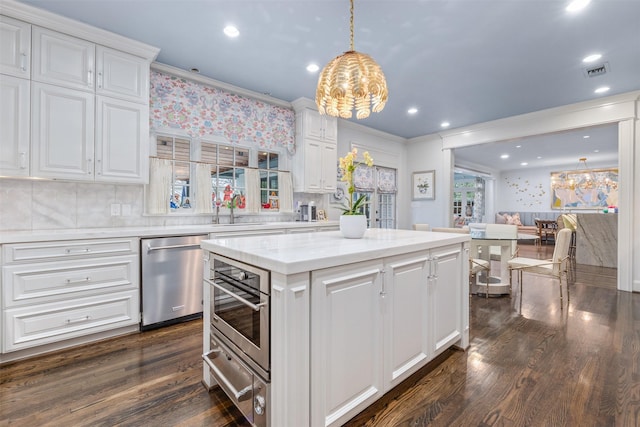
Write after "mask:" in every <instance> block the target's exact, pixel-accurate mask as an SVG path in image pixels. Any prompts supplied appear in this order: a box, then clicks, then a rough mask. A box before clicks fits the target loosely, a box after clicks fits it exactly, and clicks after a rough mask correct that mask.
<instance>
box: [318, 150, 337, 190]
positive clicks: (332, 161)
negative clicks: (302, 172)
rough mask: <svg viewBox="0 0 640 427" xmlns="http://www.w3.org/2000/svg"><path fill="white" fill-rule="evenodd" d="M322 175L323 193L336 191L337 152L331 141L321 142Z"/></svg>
mask: <svg viewBox="0 0 640 427" xmlns="http://www.w3.org/2000/svg"><path fill="white" fill-rule="evenodd" d="M321 148H322V175H321V176H322V177H321V181H320V184H321V187H322V191H323V192H325V193H333V192H335V191H336V187H337V186H336V180H337V174H336V170H337V162H338V153H337V146H336V145H335V144H332V143H322V147H321Z"/></svg>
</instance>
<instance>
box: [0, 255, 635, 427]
mask: <svg viewBox="0 0 640 427" xmlns="http://www.w3.org/2000/svg"><path fill="white" fill-rule="evenodd" d="M552 250H553V247H552V246H549V247H546V248H545V247H544V245H543V247H542V248H540V249H538V248H536V247H534V246H526V245H524V246H521V252H520V255H521V256H539V257H541V258H547V257H549V256H550V252H551V251H552ZM525 280H526V283H525V286H526V287H525V290H524V299H523V301H522V304H520V295H519V293H518V291H517V289H516V290H515V293H514V295H513V298H489V299H485V298H483V297H477V296H473V297H471V299H470V307H471V312H470V316H471V345H470V347H469V349H468V350H467V351H465V352H463V351H457V350H449V351H447V352H446V353H445V354H444V355H443V356H442V357H440V358H439V360H438V362H439V363H432V364H430V365H429V366H427V367H425V368H424V369H423V370H421V372H419V373H418V374H416V375H414V376H413V377H411V378H410V379H409V380H407V381H406V382H405V383H403V384H401V385H400V386H399V387H398V388H397V389H396V390H394V391H392V392H391V393H389V394H388V395H386V396H385V397H384V398H383V399H382V400H381V401H380V402H379V403H377V404H375V405H374V406H372V407H371V408H369V409H367V410H365V411H364V412H363V413H361V414H359V415H358V416H356V417H355V418H354V419H352V420H351V421H350V422H348V423H347V424H346V425H347V426H350V427H353V426H426V425H432V426H580V427H582V426H639V425H640V294H631V293H625V292H618V291H616V290H615V270H611V269H595V268H587V267H586V266H580V265H578V266H576V269H575V274H574V275H573V279H572V280H573V281H572V283H571V285H570V287H571V301H570V303H569V307H568V308H567V307H566V306H565V308H564V310H561V309H560V302H559V297H558V286H557V282H552V281H551V280H550V279H547V278H542V277H537V276H533V275H525ZM201 331H202V321H200V320H196V321H192V322H188V323H183V324H180V325H176V326H171V327H167V328H163V329H159V330H155V331H148V332H144V333H140V334H134V335H129V336H125V337H120V338H115V339H110V340H105V341H102V342H99V343H95V344H91V345H88V346H83V347H78V348H74V349H71V350H66V351H61V352H57V353H52V354H49V355H45V356H41V357H36V358H32V359H28V360H25V361H19V362H14V363H9V364H5V365H3V366H1V367H0V370H1V372H0V374H1V377H0V425H2V426H5V425H16V426H45V425H46V426H116V425H117V426H216V427H218V426H248V423H246V422H245V421H244V420H243V419H242V416H241V415H240V413H239V412H238V411H237V410H236V409H235V408H234V407H233V406H232V404H231V403H230V402H229V400H228V399H226V397H225V396H224V394H223V393H222V392H221V391H220V390H219V389H214V390H213V391H212V392H211V393H209V392H207V391H206V390H205V388H204V387H203V386H202V384H201V382H200V379H201V374H202V361H201V359H200V354H201V339H202V338H201V334H202V332H201ZM272 427H284V426H272ZM293 427H304V426H293Z"/></svg>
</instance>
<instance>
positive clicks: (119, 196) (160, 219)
mask: <svg viewBox="0 0 640 427" xmlns="http://www.w3.org/2000/svg"><path fill="white" fill-rule="evenodd" d="M112 204H119V205H120V207H121V208H122V205H128V206H130V208H131V212H130V214H128V215H119V216H112V215H111V205H112ZM240 215H241V216H240V217H239V218H237V222H252V221H256V220H259V221H262V222H277V221H292V220H294V214H279V213H274V214H273V215H271V214H267V213H261V214H260V215H259V216H254V217H251V216H248V215H245V216H242V214H240ZM211 222H212V215H180V214H173V215H163V216H150V215H145V214H144V186H143V185H121V184H98V183H76V182H62V181H41V180H20V179H0V231H29V230H50V229H82V228H102V227H140V226H171V225H199V224H211ZM220 222H221V223H226V222H228V216H227V215H224V214H221V215H220Z"/></svg>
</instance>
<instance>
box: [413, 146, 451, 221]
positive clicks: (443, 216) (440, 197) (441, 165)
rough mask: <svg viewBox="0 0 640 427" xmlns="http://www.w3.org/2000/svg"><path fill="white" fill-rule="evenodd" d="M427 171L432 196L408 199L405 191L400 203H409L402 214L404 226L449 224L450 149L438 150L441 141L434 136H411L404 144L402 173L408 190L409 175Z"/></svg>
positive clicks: (440, 147) (440, 148)
mask: <svg viewBox="0 0 640 427" xmlns="http://www.w3.org/2000/svg"><path fill="white" fill-rule="evenodd" d="M429 170H434V171H435V198H434V200H412V196H411V192H410V191H409V194H408V199H407V201H408V203H407V204H406V205H404V206H410V209H407V210H406V212H405V213H404V216H405V221H406V223H407V224H408V227H410V226H411V224H413V223H427V224H429V225H430V226H431V227H450V226H451V225H452V218H453V217H452V216H451V215H450V213H451V212H452V208H451V206H452V205H451V198H452V197H451V188H452V182H453V164H452V157H451V152H450V150H446V151H443V150H442V140H441V139H440V137H439V136H437V135H431V136H427V137H420V138H414V139H412V140H411V141H410V143H409V144H408V145H407V163H406V168H405V170H404V171H403V176H404V178H405V179H406V181H407V186H408V187H409V190H410V189H411V188H410V186H411V174H412V173H413V172H420V171H429ZM450 217H451V218H450ZM408 227H407V228H408Z"/></svg>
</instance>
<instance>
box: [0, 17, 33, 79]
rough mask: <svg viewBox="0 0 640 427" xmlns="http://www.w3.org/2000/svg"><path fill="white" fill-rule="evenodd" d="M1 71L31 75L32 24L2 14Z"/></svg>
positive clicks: (14, 74) (0, 37) (27, 76)
mask: <svg viewBox="0 0 640 427" xmlns="http://www.w3.org/2000/svg"><path fill="white" fill-rule="evenodd" d="M0 73H2V74H8V75H11V76H15V77H22V78H25V79H28V78H30V77H31V25H29V24H27V23H26V22H22V21H18V20H17V19H12V18H9V17H7V16H0Z"/></svg>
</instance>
